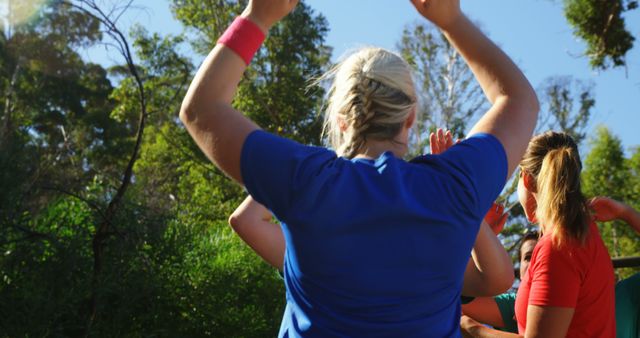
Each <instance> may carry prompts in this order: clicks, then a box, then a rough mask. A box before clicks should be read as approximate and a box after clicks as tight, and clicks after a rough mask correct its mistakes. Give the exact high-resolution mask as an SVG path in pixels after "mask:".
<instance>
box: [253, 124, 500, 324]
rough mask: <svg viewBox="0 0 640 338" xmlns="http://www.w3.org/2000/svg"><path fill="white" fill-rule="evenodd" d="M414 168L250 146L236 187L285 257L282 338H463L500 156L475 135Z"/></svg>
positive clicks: (265, 136) (269, 144)
mask: <svg viewBox="0 0 640 338" xmlns="http://www.w3.org/2000/svg"><path fill="white" fill-rule="evenodd" d="M412 162H414V163H407V162H405V161H403V160H402V159H398V158H396V157H394V156H393V154H392V153H390V152H387V153H384V154H382V155H381V156H380V157H379V158H378V159H375V160H364V159H354V160H348V159H345V158H343V157H337V156H336V154H335V153H334V152H333V151H331V150H328V149H326V148H321V147H311V146H303V145H300V144H298V143H295V142H293V141H290V140H287V139H284V138H280V137H277V136H275V135H272V134H269V133H266V132H263V131H255V132H253V133H251V134H250V135H249V136H248V137H247V139H246V141H245V144H244V146H243V150H242V157H241V171H242V179H243V181H244V184H245V187H246V189H247V190H248V191H249V193H250V194H251V196H253V198H254V199H255V200H256V201H258V202H260V203H262V204H263V205H265V206H266V207H267V208H269V209H270V210H271V211H272V212H273V214H274V215H275V216H276V217H277V218H278V219H279V220H280V221H281V223H282V229H283V233H284V237H285V240H286V246H287V249H286V253H285V260H284V280H285V286H286V291H287V292H286V296H287V306H286V309H285V313H284V317H283V320H282V325H281V328H280V334H279V336H280V337H299V336H304V337H346V336H349V337H353V336H361V337H459V336H460V333H459V322H460V291H461V288H462V279H463V275H464V270H465V267H466V264H467V261H468V259H469V252H470V251H471V248H472V247H473V243H474V241H475V238H476V234H477V231H478V229H479V225H480V222H481V219H482V217H483V216H484V214H485V213H486V212H487V210H488V209H489V207H490V206H491V203H492V202H493V201H494V200H495V198H496V197H497V196H498V194H499V193H500V191H501V190H502V188H503V186H504V183H505V180H506V172H507V163H506V154H505V152H504V149H503V147H502V145H501V144H500V142H499V141H498V140H497V139H496V138H495V137H493V136H491V135H488V134H478V135H474V136H473V137H471V138H469V139H467V140H465V141H463V142H461V143H459V144H457V145H455V146H453V147H452V148H450V149H449V150H448V151H446V152H445V153H443V154H441V155H425V156H421V157H419V158H417V159H416V160H414V161H412Z"/></svg>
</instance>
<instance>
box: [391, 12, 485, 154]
mask: <svg viewBox="0 0 640 338" xmlns="http://www.w3.org/2000/svg"><path fill="white" fill-rule="evenodd" d="M398 49H399V50H400V52H401V54H402V56H403V57H404V58H405V60H407V62H408V63H409V64H410V65H411V66H412V67H413V68H414V70H415V74H416V78H417V81H416V85H417V88H416V89H417V92H418V93H419V96H420V102H421V109H420V110H421V111H422V114H421V116H419V118H418V120H417V122H416V127H415V129H414V135H413V136H414V137H413V138H414V141H413V143H414V144H413V145H412V148H413V149H412V153H413V155H418V154H421V153H423V152H424V149H425V147H426V146H427V145H428V135H429V133H430V132H431V131H433V130H435V128H447V129H449V130H451V132H452V133H453V134H454V137H456V138H464V136H465V132H466V129H467V123H468V122H469V121H471V120H473V119H474V118H477V117H478V115H479V114H481V113H484V112H485V111H486V109H487V104H486V103H487V100H486V98H485V97H484V95H483V93H482V89H481V88H480V86H479V85H478V83H477V82H476V80H475V77H474V76H473V73H472V72H471V70H470V69H469V67H468V66H467V64H466V63H465V62H464V60H463V59H462V57H461V56H460V54H458V52H456V50H455V48H453V46H451V44H449V42H448V41H447V39H446V38H445V37H444V35H442V33H441V32H440V31H437V30H436V29H434V28H433V27H431V26H427V25H425V24H421V23H418V24H413V25H409V26H407V27H406V28H405V29H404V31H403V33H402V38H401V40H400V43H399V44H398Z"/></svg>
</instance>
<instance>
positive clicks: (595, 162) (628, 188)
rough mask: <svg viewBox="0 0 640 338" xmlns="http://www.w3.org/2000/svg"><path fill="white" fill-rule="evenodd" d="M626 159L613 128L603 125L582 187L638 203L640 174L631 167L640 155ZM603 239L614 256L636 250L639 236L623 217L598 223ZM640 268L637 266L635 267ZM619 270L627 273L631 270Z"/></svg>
mask: <svg viewBox="0 0 640 338" xmlns="http://www.w3.org/2000/svg"><path fill="white" fill-rule="evenodd" d="M635 156H636V155H634V157H632V158H631V159H626V158H625V156H624V151H623V149H622V143H621V142H620V140H619V139H618V138H617V137H615V136H614V135H613V134H611V132H610V131H609V130H608V129H607V128H605V127H600V128H599V129H598V130H597V132H596V135H595V137H594V139H593V140H592V144H591V152H590V153H589V154H588V155H587V156H586V158H585V159H584V171H583V174H582V181H583V191H584V193H585V195H586V196H588V197H593V196H608V197H611V198H614V199H617V200H620V201H626V202H628V203H630V204H632V205H637V200H638V197H640V196H638V195H635V194H634V193H633V192H634V188H635V187H634V185H633V184H630V183H635V182H638V180H639V179H640V178H638V177H637V176H634V175H633V174H634V171H635V170H637V168H635V169H634V171H632V170H629V169H630V167H634V166H636V165H637V158H636V157H635ZM598 227H599V229H600V233H601V235H602V239H603V240H604V242H605V244H606V245H607V247H608V249H609V252H610V253H611V255H612V256H613V257H621V256H631V255H636V254H637V252H638V251H637V249H638V243H639V239H640V236H638V234H636V233H635V232H634V230H633V229H632V228H631V227H629V226H627V225H626V224H624V223H623V222H620V221H615V222H607V223H602V224H598ZM636 271H637V269H636ZM618 274H619V275H620V276H621V277H628V276H629V275H630V274H631V271H627V270H625V271H623V272H619V271H618Z"/></svg>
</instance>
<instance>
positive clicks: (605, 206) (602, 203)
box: [589, 196, 627, 222]
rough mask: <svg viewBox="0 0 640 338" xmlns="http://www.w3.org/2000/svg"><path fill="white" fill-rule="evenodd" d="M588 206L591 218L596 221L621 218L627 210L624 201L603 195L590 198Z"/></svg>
mask: <svg viewBox="0 0 640 338" xmlns="http://www.w3.org/2000/svg"><path fill="white" fill-rule="evenodd" d="M589 208H591V210H593V218H594V219H595V220H596V221H598V222H609V221H613V220H617V219H621V218H622V217H623V215H624V214H625V212H626V211H627V206H626V205H625V204H624V203H621V202H618V201H616V200H614V199H612V198H609V197H603V196H600V197H594V198H592V199H591V200H590V201H589Z"/></svg>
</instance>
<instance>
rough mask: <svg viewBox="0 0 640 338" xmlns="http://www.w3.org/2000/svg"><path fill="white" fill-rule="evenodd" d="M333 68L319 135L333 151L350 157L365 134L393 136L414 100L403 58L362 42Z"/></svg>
mask: <svg viewBox="0 0 640 338" xmlns="http://www.w3.org/2000/svg"><path fill="white" fill-rule="evenodd" d="M332 74H333V75H334V76H335V79H334V82H333V84H332V86H331V89H330V90H329V99H328V105H327V111H326V115H325V123H324V127H323V135H325V136H326V137H327V138H328V141H329V143H330V144H331V145H332V146H333V147H334V148H335V149H336V152H337V153H338V155H340V156H344V157H347V158H353V157H354V156H356V155H357V154H358V152H359V151H361V150H362V149H363V148H364V147H365V146H366V143H367V141H368V140H382V141H393V140H394V139H395V137H396V136H397V135H398V133H399V132H400V130H401V129H402V126H403V125H404V122H405V121H406V118H407V116H408V115H409V113H410V112H411V109H412V108H415V103H416V99H415V89H414V86H413V80H412V78H411V71H410V67H409V66H408V65H407V64H406V62H404V61H403V60H402V58H400V57H399V56H398V55H396V54H393V53H391V52H388V51H385V50H382V49H377V48H367V49H364V50H362V51H360V52H358V53H356V54H354V55H352V56H351V57H349V58H348V59H346V60H345V61H343V62H341V63H340V64H339V65H338V66H337V67H336V68H334V70H332Z"/></svg>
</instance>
